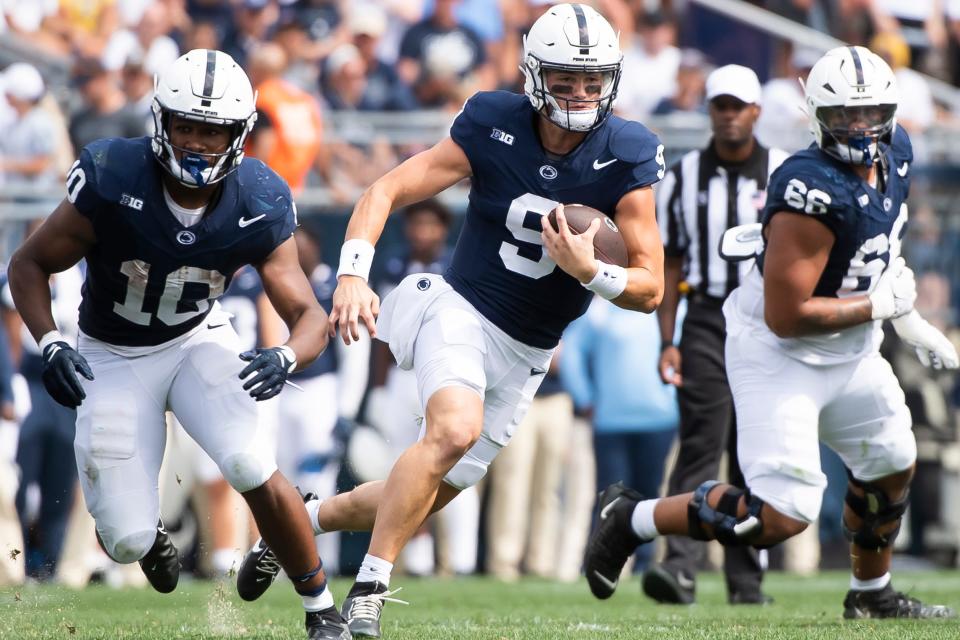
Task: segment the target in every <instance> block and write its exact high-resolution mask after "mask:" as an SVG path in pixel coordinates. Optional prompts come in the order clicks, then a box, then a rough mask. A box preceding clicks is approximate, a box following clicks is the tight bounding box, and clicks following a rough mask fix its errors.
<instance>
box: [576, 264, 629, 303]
mask: <svg viewBox="0 0 960 640" xmlns="http://www.w3.org/2000/svg"><path fill="white" fill-rule="evenodd" d="M583 286H584V287H586V288H587V289H589V290H590V291H593V292H594V293H596V294H597V295H599V296H600V297H601V298H606V299H607V300H613V299H614V298H616V297H617V296H619V295H620V294H621V293H623V290H624V289H626V288H627V270H626V269H624V268H623V267H620V266H618V265H615V264H607V263H606V262H603V261H601V260H597V275H595V276H593V280H591V281H590V282H588V283H587V284H585V285H583Z"/></svg>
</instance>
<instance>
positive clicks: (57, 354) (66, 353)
mask: <svg viewBox="0 0 960 640" xmlns="http://www.w3.org/2000/svg"><path fill="white" fill-rule="evenodd" d="M77 373H79V374H80V375H82V376H83V377H84V378H86V379H87V380H93V371H91V370H90V365H89V364H87V360H86V358H84V357H83V356H82V355H80V354H79V353H77V350H76V349H74V348H73V347H71V346H70V345H69V344H67V343H66V342H63V341H58V342H51V343H50V344H48V345H47V346H46V348H45V349H44V350H43V374H42V376H41V377H42V378H43V386H44V387H46V388H47V393H49V394H50V397H51V398H53V399H54V400H56V401H57V402H59V403H60V404H62V405H63V406H65V407H68V408H70V409H76V408H77V407H79V406H80V403H81V402H83V399H84V398H86V397H87V393H86V391H84V390H83V385H82V384H80V378H79V377H78V376H77Z"/></svg>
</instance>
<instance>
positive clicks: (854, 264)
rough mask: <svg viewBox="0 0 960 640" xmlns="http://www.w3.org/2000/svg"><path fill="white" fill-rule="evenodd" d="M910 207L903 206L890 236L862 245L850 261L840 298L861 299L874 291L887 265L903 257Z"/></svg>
mask: <svg viewBox="0 0 960 640" xmlns="http://www.w3.org/2000/svg"><path fill="white" fill-rule="evenodd" d="M906 225H907V205H906V204H905V203H904V204H901V205H900V213H899V214H898V215H897V219H896V220H894V221H893V225H891V227H890V232H889V233H882V232H881V233H878V234H876V235H874V236H871V237H870V238H867V239H866V240H864V241H863V243H862V244H861V245H860V247H859V248H858V249H857V252H856V253H855V254H853V257H852V258H850V266H849V267H848V268H847V272H846V274H844V276H843V281H842V282H841V283H840V290H839V291H837V296H838V297H840V298H843V297H846V296H853V295H862V294H864V293H870V292H872V291H873V287H874V285H876V283H877V280H878V279H879V278H880V274H881V273H883V271H884V269H886V268H887V265H889V264H890V262H891V261H892V260H895V259H896V258H898V257H899V256H900V248H901V246H902V244H903V234H904V233H905V232H906V230H907V227H906Z"/></svg>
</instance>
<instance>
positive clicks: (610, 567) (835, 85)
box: [585, 47, 958, 618]
mask: <svg viewBox="0 0 960 640" xmlns="http://www.w3.org/2000/svg"><path fill="white" fill-rule="evenodd" d="M805 92H806V104H807V109H808V111H809V116H810V125H811V129H812V131H813V134H814V136H815V138H816V144H814V145H812V146H811V147H810V148H809V149H806V150H804V151H800V152H798V153H796V154H794V155H793V156H791V157H790V158H789V159H787V160H786V161H785V162H784V163H783V164H782V165H781V166H780V167H779V168H778V169H777V170H776V172H774V174H773V176H772V177H771V181H770V185H769V187H768V188H767V194H768V195H767V198H768V200H767V205H766V209H765V211H764V215H763V236H764V239H765V242H766V244H765V247H764V248H763V249H762V250H761V252H760V253H759V255H758V256H757V267H758V268H757V269H755V270H753V271H751V272H750V273H749V274H748V276H747V277H746V279H745V280H744V283H743V284H742V285H741V286H740V287H739V288H738V289H736V290H735V291H734V292H733V293H732V294H731V295H730V297H729V298H728V299H727V301H726V303H725V304H724V309H723V310H724V315H725V316H726V321H727V342H726V359H727V376H728V378H729V380H730V387H731V389H732V391H733V397H734V402H735V404H736V411H737V433H738V436H737V440H738V442H739V446H738V455H739V457H740V466H741V467H742V469H743V475H744V478H745V480H746V485H747V489H746V491H742V490H738V489H736V488H734V487H732V486H730V485H726V484H721V483H718V482H714V481H710V482H705V483H704V484H702V485H701V486H700V487H699V488H697V489H696V490H695V491H694V492H693V493H687V494H682V495H675V496H671V497H667V498H663V499H660V500H656V499H654V500H644V499H643V498H642V497H641V496H639V495H638V494H637V493H636V492H634V491H633V490H631V489H627V488H625V487H623V486H622V485H621V484H615V485H611V486H610V487H608V488H607V489H606V490H605V491H604V493H603V494H602V496H601V500H600V505H599V508H600V525H599V527H598V528H597V530H596V531H595V532H594V534H593V535H592V536H591V539H590V542H589V544H588V548H587V554H586V562H585V570H586V574H587V580H588V582H589V584H590V589H591V591H593V594H594V595H595V596H597V597H598V598H608V597H610V595H612V594H613V591H614V589H615V588H616V585H617V579H618V577H619V575H620V571H621V569H622V568H623V565H624V563H625V562H626V559H627V558H628V557H629V556H630V554H632V553H633V551H634V549H635V548H636V546H637V545H639V544H643V543H646V542H650V541H651V540H653V539H654V538H655V537H656V536H657V535H689V536H691V537H693V538H696V539H699V540H718V541H719V542H720V543H721V544H724V545H747V544H749V545H754V546H757V547H767V546H770V545H774V544H777V543H778V542H782V541H783V540H786V539H787V538H789V537H791V536H794V535H797V534H798V533H800V532H801V531H803V530H804V529H805V528H806V527H807V525H808V524H810V523H811V522H813V521H814V520H816V518H817V516H818V514H819V513H820V502H821V497H822V494H823V490H824V488H825V487H826V484H827V481H826V477H825V476H824V474H823V472H822V471H821V469H820V455H819V449H818V439H819V440H822V441H823V443H824V444H826V445H827V446H829V447H830V448H832V449H833V450H834V451H836V452H837V453H838V454H839V455H840V457H841V458H842V459H843V461H844V463H845V464H846V466H847V469H848V474H849V485H848V488H847V496H846V505H845V506H844V511H843V527H844V531H845V533H846V535H847V538H848V539H849V540H850V559H851V565H852V569H853V575H852V577H851V579H850V590H849V591H848V592H847V595H846V598H845V600H844V603H843V609H844V611H843V615H844V617H845V618H943V617H953V616H954V615H955V613H954V611H953V610H952V609H950V608H948V607H944V606H939V605H928V604H925V603H923V602H920V601H919V600H917V599H916V598H912V597H909V596H906V595H904V594H903V593H901V592H899V591H896V590H895V589H894V587H893V585H892V584H891V582H890V560H891V554H892V545H893V541H894V539H895V537H896V535H897V531H898V530H899V528H900V520H901V518H902V517H903V513H904V510H905V509H906V508H907V503H908V496H909V487H910V479H911V477H912V475H913V469H914V464H915V460H916V454H917V447H916V442H915V440H914V437H913V432H912V431H911V421H910V412H909V410H908V409H907V406H906V404H905V403H904V394H903V391H902V390H901V389H900V386H899V383H898V382H897V379H896V377H894V375H893V371H892V370H891V368H890V365H889V364H888V363H887V362H886V361H885V360H884V359H883V358H881V357H880V353H879V351H878V349H879V346H880V341H881V339H882V332H881V324H882V321H883V320H887V319H890V320H893V325H894V328H895V329H896V330H897V332H898V333H899V334H900V336H901V338H903V339H904V340H905V341H906V342H908V343H909V344H911V345H912V346H914V347H915V348H916V349H917V353H918V354H919V355H920V356H921V359H922V360H924V361H925V362H927V363H931V364H935V365H936V366H947V367H951V368H955V367H957V365H958V362H957V353H956V350H955V349H954V348H953V346H952V345H951V343H950V341H949V340H947V339H946V338H945V337H944V336H943V335H942V334H941V333H940V332H939V331H937V330H936V329H935V328H934V327H933V326H931V325H930V324H928V323H927V322H925V321H924V320H923V319H922V318H920V316H919V315H917V313H916V312H915V311H913V302H914V299H915V298H916V289H915V284H914V280H913V274H912V272H911V271H910V269H909V268H907V267H906V266H905V264H904V261H903V259H902V258H901V257H900V243H901V239H902V237H903V233H904V229H905V225H906V221H907V205H906V198H907V193H908V191H909V188H910V163H911V162H912V160H913V152H912V150H911V146H910V139H909V138H908V137H907V134H906V132H905V131H904V130H903V129H902V128H899V127H897V126H896V121H895V113H896V108H897V100H898V95H897V86H896V80H895V78H894V76H893V73H892V72H891V70H890V68H889V67H888V66H887V64H886V63H885V62H884V61H883V59H881V58H880V57H879V56H877V55H875V54H874V53H872V52H870V51H869V50H867V49H865V48H863V47H839V48H836V49H833V50H831V51H829V52H827V53H826V54H825V55H824V56H823V57H822V58H820V60H819V61H818V62H817V63H816V64H815V65H814V67H813V69H812V70H811V71H810V76H809V78H808V79H807V82H806V86H805Z"/></svg>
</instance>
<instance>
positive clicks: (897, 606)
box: [843, 583, 957, 620]
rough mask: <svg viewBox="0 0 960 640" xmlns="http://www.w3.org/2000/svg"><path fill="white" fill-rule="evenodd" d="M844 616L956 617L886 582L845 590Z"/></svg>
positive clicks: (861, 617)
mask: <svg viewBox="0 0 960 640" xmlns="http://www.w3.org/2000/svg"><path fill="white" fill-rule="evenodd" d="M843 617H844V618H847V619H848V620H858V619H863V618H955V617H957V612H956V611H954V610H953V609H951V608H950V607H947V606H944V605H942V604H924V603H922V602H920V601H919V600H917V599H916V598H911V597H910V596H908V595H906V594H904V593H902V592H900V591H894V590H893V585H892V584H890V583H887V586H885V587H884V588H883V589H875V590H873V591H854V590H853V589H851V590H850V591H847V597H846V598H844V599H843Z"/></svg>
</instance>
